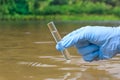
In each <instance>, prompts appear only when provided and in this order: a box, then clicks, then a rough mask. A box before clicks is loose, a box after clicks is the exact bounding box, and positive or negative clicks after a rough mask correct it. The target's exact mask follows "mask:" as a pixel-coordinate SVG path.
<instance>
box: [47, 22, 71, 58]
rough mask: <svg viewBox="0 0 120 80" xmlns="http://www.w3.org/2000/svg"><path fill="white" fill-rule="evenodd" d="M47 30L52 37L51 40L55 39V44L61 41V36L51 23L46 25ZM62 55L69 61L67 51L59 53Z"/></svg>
mask: <svg viewBox="0 0 120 80" xmlns="http://www.w3.org/2000/svg"><path fill="white" fill-rule="evenodd" d="M48 28H49V30H50V32H51V34H52V36H53V38H54V39H55V42H56V43H57V42H59V41H60V40H61V36H60V34H59V32H58V30H57V28H56V27H55V25H54V23H53V22H49V23H48ZM61 53H62V55H63V56H64V58H65V59H66V60H70V53H69V52H68V50H67V49H65V50H63V51H61Z"/></svg>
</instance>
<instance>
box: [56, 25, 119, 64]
mask: <svg viewBox="0 0 120 80" xmlns="http://www.w3.org/2000/svg"><path fill="white" fill-rule="evenodd" d="M71 46H75V47H76V48H77V49H78V53H79V54H80V55H81V56H82V57H83V59H84V60H85V61H89V62H91V61H93V60H102V59H109V58H112V57H113V56H115V55H116V54H117V53H120V27H104V26H86V27H82V28H80V29H77V30H75V31H73V32H71V33H69V34H68V35H66V36H65V37H64V38H63V39H62V40H61V41H59V42H58V43H57V45H56V49H57V50H59V51H62V50H64V49H65V48H68V47H71Z"/></svg>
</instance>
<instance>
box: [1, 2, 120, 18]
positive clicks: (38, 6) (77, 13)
mask: <svg viewBox="0 0 120 80" xmlns="http://www.w3.org/2000/svg"><path fill="white" fill-rule="evenodd" d="M53 19H54V20H120V1H119V0H0V20H53Z"/></svg>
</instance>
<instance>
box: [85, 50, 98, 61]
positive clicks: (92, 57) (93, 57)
mask: <svg viewBox="0 0 120 80" xmlns="http://www.w3.org/2000/svg"><path fill="white" fill-rule="evenodd" d="M98 56H99V51H95V52H92V53H89V54H87V55H83V59H84V60H85V61H87V62H91V61H93V60H96V59H97V58H98Z"/></svg>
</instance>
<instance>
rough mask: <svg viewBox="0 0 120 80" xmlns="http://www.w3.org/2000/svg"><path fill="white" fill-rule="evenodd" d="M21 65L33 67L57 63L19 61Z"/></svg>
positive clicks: (49, 65)
mask: <svg viewBox="0 0 120 80" xmlns="http://www.w3.org/2000/svg"><path fill="white" fill-rule="evenodd" d="M18 64H20V65H28V66H33V67H57V65H52V64H43V63H39V62H24V61H22V62H18Z"/></svg>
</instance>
